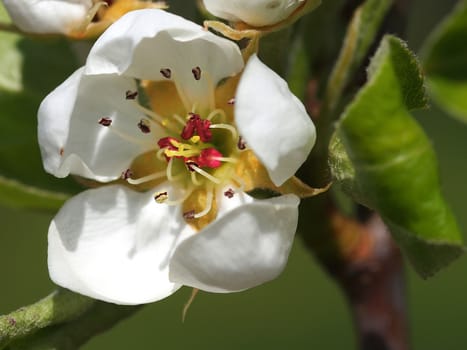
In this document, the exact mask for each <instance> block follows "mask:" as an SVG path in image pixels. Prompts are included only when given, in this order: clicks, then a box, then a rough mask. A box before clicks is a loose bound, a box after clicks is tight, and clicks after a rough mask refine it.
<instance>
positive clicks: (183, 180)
mask: <svg viewBox="0 0 467 350" xmlns="http://www.w3.org/2000/svg"><path fill="white" fill-rule="evenodd" d="M137 96H138V93H137V92H136V91H127V92H126V94H125V99H126V100H130V101H131V102H132V103H134V104H135V105H136V106H137V107H138V109H139V110H141V111H142V112H143V113H144V114H145V118H142V119H140V120H139V121H138V122H137V123H136V126H137V128H138V129H139V131H140V132H141V133H142V134H147V135H148V136H147V137H148V138H150V137H151V136H152V137H154V133H153V132H155V131H157V134H158V135H161V134H160V133H159V131H163V133H162V137H160V136H158V137H157V138H156V139H154V138H152V141H148V142H151V143H152V144H154V146H155V147H154V151H153V152H152V153H151V152H150V153H149V156H150V157H152V158H153V160H155V161H156V162H157V164H158V165H155V166H154V167H152V166H149V167H150V168H152V169H153V170H152V172H150V173H149V174H147V175H144V176H140V177H135V176H134V174H135V173H137V174H141V173H143V171H141V169H140V168H141V167H140V166H139V165H135V164H134V165H132V168H131V169H126V170H124V171H123V172H122V179H124V180H125V181H127V182H128V183H129V184H131V185H143V184H145V183H150V184H148V185H151V186H155V185H157V184H160V183H162V182H164V179H166V180H168V182H170V183H171V184H172V188H173V189H174V192H177V193H181V195H179V194H174V193H171V190H163V191H160V192H157V193H155V194H154V200H155V201H156V202H157V203H165V204H168V205H176V204H181V203H184V202H185V201H186V200H187V199H188V198H189V197H190V196H191V195H192V194H196V193H200V191H202V192H203V193H204V194H205V200H204V207H203V208H201V209H199V210H198V211H195V210H188V211H186V212H184V215H183V216H184V218H185V219H186V220H192V219H198V218H200V217H202V216H205V215H206V214H207V213H209V212H210V211H211V209H212V206H213V202H214V201H215V197H214V193H215V192H216V191H215V189H216V187H226V186H231V187H233V188H237V189H239V190H242V189H243V181H242V180H241V179H240V178H238V176H236V175H235V164H236V163H237V162H238V158H239V155H240V152H241V151H243V150H244V149H245V144H244V142H243V140H242V138H241V137H240V136H239V135H238V132H237V129H236V128H235V126H234V125H232V124H230V123H229V122H228V118H227V116H226V113H225V112H224V111H223V110H222V109H215V110H213V111H212V112H211V113H209V114H207V115H206V116H205V117H203V116H201V115H200V114H198V113H197V111H196V106H193V108H192V111H191V112H189V113H187V115H186V117H185V118H183V117H182V116H180V115H177V114H175V115H173V116H172V117H170V118H164V117H162V116H160V115H158V114H156V113H155V112H153V111H152V110H150V109H147V108H145V107H143V106H141V105H140V104H139V103H138V102H137ZM232 103H233V102H232ZM99 124H100V125H101V126H104V127H106V128H108V129H110V130H112V131H113V132H115V133H116V134H117V135H118V136H120V137H122V138H125V139H126V140H127V141H131V142H140V143H147V142H145V141H144V138H143V139H141V140H139V141H138V140H135V138H134V137H131V136H129V135H125V132H124V131H122V130H118V129H116V128H115V127H114V125H113V120H112V119H111V118H107V117H104V118H101V119H100V120H99ZM156 145H157V146H156ZM151 154H152V156H151ZM149 162H151V161H149ZM164 164H165V165H164ZM144 168H145V169H147V168H148V166H147V165H144ZM155 169H157V170H156V171H154V170H155ZM144 173H147V171H144ZM144 187H146V188H150V187H147V186H143V188H144ZM233 188H229V189H228V190H227V191H225V190H224V192H222V193H223V194H224V196H226V197H227V198H232V197H233V196H234V194H235V191H234V189H233ZM175 189H176V190H175ZM179 190H180V191H179ZM174 197H175V198H174Z"/></svg>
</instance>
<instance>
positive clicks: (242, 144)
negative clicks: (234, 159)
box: [237, 136, 246, 151]
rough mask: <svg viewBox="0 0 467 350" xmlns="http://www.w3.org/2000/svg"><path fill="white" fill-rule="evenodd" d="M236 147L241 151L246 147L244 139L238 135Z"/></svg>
mask: <svg viewBox="0 0 467 350" xmlns="http://www.w3.org/2000/svg"><path fill="white" fill-rule="evenodd" d="M237 148H238V149H239V150H241V151H243V150H244V149H246V142H245V140H244V139H243V137H241V136H240V137H239V138H238V142H237Z"/></svg>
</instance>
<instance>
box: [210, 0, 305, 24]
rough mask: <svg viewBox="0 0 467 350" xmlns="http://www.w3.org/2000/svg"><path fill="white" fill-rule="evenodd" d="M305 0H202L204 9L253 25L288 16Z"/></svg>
mask: <svg viewBox="0 0 467 350" xmlns="http://www.w3.org/2000/svg"><path fill="white" fill-rule="evenodd" d="M306 1H307V0H203V2H204V6H205V7H206V10H207V11H209V12H210V13H212V14H213V15H215V16H217V17H220V18H223V19H227V20H229V21H233V22H245V23H247V24H249V25H251V26H254V27H262V26H268V25H273V24H275V23H278V22H281V21H283V20H285V19H286V18H287V17H289V16H290V15H291V14H292V13H293V12H294V11H295V10H296V9H297V8H299V7H300V6H302V5H303V4H304V3H305V2H306Z"/></svg>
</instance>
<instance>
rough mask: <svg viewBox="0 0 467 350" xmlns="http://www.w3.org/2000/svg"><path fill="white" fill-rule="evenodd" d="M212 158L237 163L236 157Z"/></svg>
mask: <svg viewBox="0 0 467 350" xmlns="http://www.w3.org/2000/svg"><path fill="white" fill-rule="evenodd" d="M212 159H213V160H218V161H219V162H226V163H233V164H235V163H237V162H238V159H236V158H232V157H213V158H212Z"/></svg>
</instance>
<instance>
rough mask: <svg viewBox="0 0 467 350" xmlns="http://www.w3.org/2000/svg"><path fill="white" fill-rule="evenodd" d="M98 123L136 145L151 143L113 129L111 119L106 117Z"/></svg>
mask: <svg viewBox="0 0 467 350" xmlns="http://www.w3.org/2000/svg"><path fill="white" fill-rule="evenodd" d="M98 123H99V124H100V125H102V126H104V127H106V128H107V129H108V130H109V131H111V132H113V133H114V134H116V135H118V136H119V137H121V138H122V139H123V140H126V141H128V142H132V143H135V144H137V145H142V146H147V145H148V144H151V145H152V142H151V143H150V142H148V141H144V140H141V139H139V138H136V137H133V136H130V135H128V134H125V133H124V132H121V131H119V130H118V129H115V128H114V127H113V126H112V123H113V120H112V119H110V118H107V117H104V118H101V119H100V120H99V122H98Z"/></svg>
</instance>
